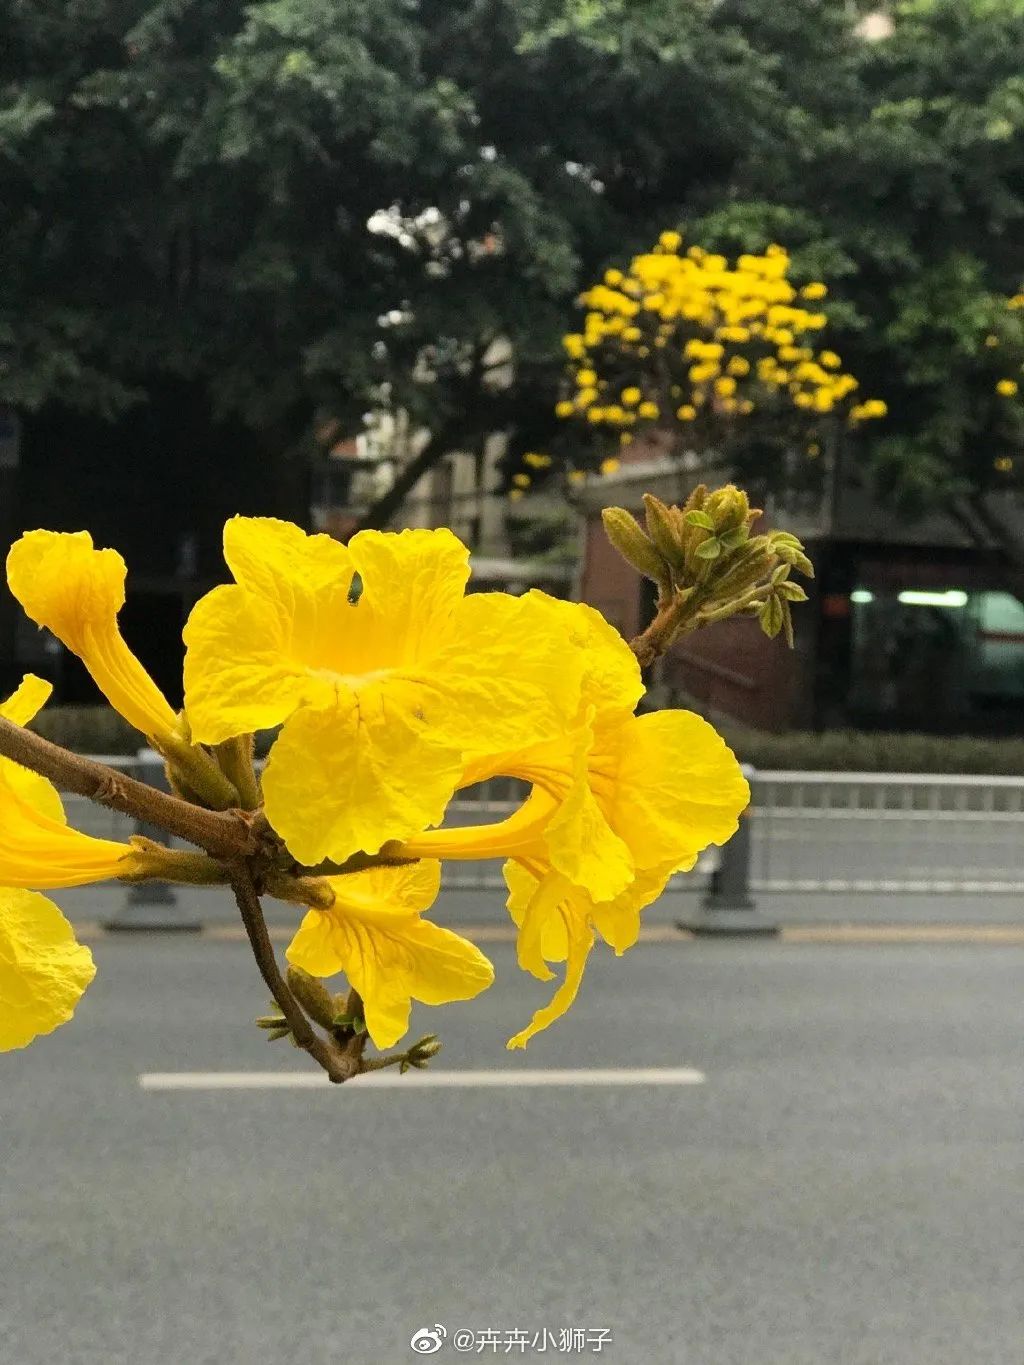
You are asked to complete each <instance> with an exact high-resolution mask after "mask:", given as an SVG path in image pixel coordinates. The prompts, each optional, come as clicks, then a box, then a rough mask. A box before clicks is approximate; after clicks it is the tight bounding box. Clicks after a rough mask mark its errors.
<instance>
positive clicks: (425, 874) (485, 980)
mask: <svg viewBox="0 0 1024 1365" xmlns="http://www.w3.org/2000/svg"><path fill="white" fill-rule="evenodd" d="M348 883H352V884H354V885H351V886H349V885H346V884H348ZM439 883H440V866H439V864H437V863H425V864H419V865H417V867H416V868H395V869H390V868H385V869H374V870H373V872H372V873H370V872H367V873H354V874H353V875H352V876H351V877H336V878H331V884H332V886H333V887H334V888H335V892H336V894H337V896H338V899H337V901H336V902H335V904H334V906H333V907H332V908H331V909H330V910H327V911H323V910H311V911H310V912H309V913H308V914H307V915H306V917H305V919H304V920H303V921H302V924H301V925H300V926H299V930H298V933H297V934H296V935H295V938H294V939H293V940H292V942H291V945H290V946H289V948H288V951H287V957H288V961H289V962H291V963H293V964H294V965H295V966H297V967H302V968H303V969H304V970H305V971H307V972H310V973H312V974H313V975H314V976H321V977H322V976H332V975H334V974H335V973H336V972H339V971H343V972H344V973H345V975H346V977H347V978H348V981H349V984H350V985H351V986H352V987H354V989H355V990H357V991H358V992H359V995H360V996H361V997H362V1001H363V1008H364V1012H365V1018H366V1028H367V1032H368V1033H369V1035H370V1037H371V1038H372V1039H373V1042H374V1044H375V1045H376V1046H377V1047H379V1048H389V1047H392V1046H394V1044H395V1043H397V1042H398V1041H399V1039H400V1038H402V1037H403V1036H404V1034H405V1033H406V1031H407V1029H408V1027H409V1013H410V1010H411V1007H412V1001H413V1000H420V1001H422V1002H423V1003H424V1004H427V1005H443V1004H447V1003H448V1002H450V1001H452V1000H470V999H472V998H473V996H475V995H479V994H480V992H481V991H483V990H485V989H486V988H487V987H488V986H489V985H490V984H491V982H492V981H493V980H494V968H493V967H492V966H491V964H490V962H489V961H488V960H487V958H486V957H484V955H483V953H481V952H480V950H479V949H478V948H476V947H475V946H474V945H473V944H472V943H469V942H468V941H467V940H466V939H463V938H460V937H459V935H458V934H454V933H452V932H451V930H450V929H444V928H442V927H441V926H440V925H437V924H433V923H432V922H431V921H430V920H425V919H422V918H421V916H420V915H419V914H418V913H416V910H415V909H410V908H407V907H408V906H410V905H412V906H417V905H420V904H422V903H423V902H424V901H425V900H427V898H428V897H429V898H430V899H431V900H432V899H433V897H434V896H435V895H436V893H437V888H438V885H439ZM378 892H380V893H382V899H381V900H380V901H378V902H376V903H375V898H376V895H377V893H378Z"/></svg>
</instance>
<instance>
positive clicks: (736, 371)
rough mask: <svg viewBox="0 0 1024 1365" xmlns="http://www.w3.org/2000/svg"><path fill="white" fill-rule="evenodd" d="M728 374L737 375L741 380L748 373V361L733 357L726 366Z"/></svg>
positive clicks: (739, 356)
mask: <svg viewBox="0 0 1024 1365" xmlns="http://www.w3.org/2000/svg"><path fill="white" fill-rule="evenodd" d="M727 370H728V373H729V374H732V375H738V376H739V377H740V378H741V379H742V377H743V376H744V375H745V374H749V373H750V361H749V360H747V358H746V357H745V356H742V355H734V356H733V358H732V359H731V360H730V361H729V364H728V366H727Z"/></svg>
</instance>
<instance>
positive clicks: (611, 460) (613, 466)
mask: <svg viewBox="0 0 1024 1365" xmlns="http://www.w3.org/2000/svg"><path fill="white" fill-rule="evenodd" d="M621 467H622V466H621V462H620V461H619V460H617V459H616V458H615V456H614V455H609V456H608V458H607V459H606V460H602V461H601V464H600V470H601V473H602V474H614V473H616V471H617V470H619V469H620V468H621Z"/></svg>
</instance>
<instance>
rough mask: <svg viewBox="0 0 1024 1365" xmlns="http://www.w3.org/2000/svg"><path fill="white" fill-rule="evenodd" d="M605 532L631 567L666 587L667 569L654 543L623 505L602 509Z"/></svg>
mask: <svg viewBox="0 0 1024 1365" xmlns="http://www.w3.org/2000/svg"><path fill="white" fill-rule="evenodd" d="M601 520H602V521H603V522H604V529H605V534H606V535H607V537H608V539H609V540H610V541H611V543H612V544H613V545H614V546H615V548H616V550H618V552H619V554H620V555H622V557H623V559H625V560H626V561H627V562H628V563H630V564H632V565H633V567H634V569H638V570H639V571H640V573H642V574H645V575H646V576H647V577H648V578H651V579H653V580H654V582H655V583H657V584H658V586H659V587H661V588H664V589H666V590H667V588H668V586H669V569H668V565H667V564H666V563H665V560H664V559H663V558H662V556H661V555H660V554H659V553H658V550H657V548H656V547H655V545H654V543H653V542H652V541H651V540H650V539H649V538H648V537H647V536H645V535H644V533H643V530H642V529H641V527H640V523H639V522H638V521H637V519H636V517H634V516H633V514H632V512H627V510H626V509H625V507H606V508H605V509H604V511H603V512H602V513H601Z"/></svg>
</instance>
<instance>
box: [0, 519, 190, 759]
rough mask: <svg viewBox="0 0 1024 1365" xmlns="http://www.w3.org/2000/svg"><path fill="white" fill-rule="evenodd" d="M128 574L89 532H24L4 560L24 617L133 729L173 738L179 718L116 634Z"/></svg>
mask: <svg viewBox="0 0 1024 1365" xmlns="http://www.w3.org/2000/svg"><path fill="white" fill-rule="evenodd" d="M126 573H127V570H126V568H125V562H124V560H123V559H122V558H121V556H120V555H119V554H118V553H117V551H116V550H97V549H95V548H94V547H93V543H92V536H90V535H89V533H88V531H76V532H74V533H71V532H61V531H28V532H27V533H26V534H25V535H23V536H22V537H21V539H20V540H18V541H16V542H15V544H14V545H12V546H11V550H10V553H9V555H8V556H7V581H8V583H9V584H10V588H11V592H12V593H13V594H14V596H15V597H16V598H17V599H18V601H19V602H20V603H21V605H22V607H23V608H24V610H25V613H26V615H28V616H29V617H30V618H31V619H32V620H33V621H35V622H36V624H37V625H40V626H45V627H46V628H47V630H49V631H51V632H52V633H53V634H54V635H56V637H57V639H58V640H60V641H61V643H62V644H63V645H65V646H66V647H67V648H68V649H70V650H71V652H72V653H73V654H77V655H78V657H79V658H80V659H81V660H82V662H83V663H84V664H85V666H86V668H87V669H88V670H89V672H90V674H91V675H92V678H93V681H94V682H95V683H96V686H97V687H98V688H99V689H100V691H101V692H102V693H103V695H104V696H105V697H106V698H107V700H108V701H109V702H110V704H111V706H113V707H114V709H115V710H117V711H119V712H120V713H121V715H122V716H124V718H125V719H126V720H127V721H129V722H130V723H131V724H132V725H134V726H135V728H136V730H139V731H141V733H142V734H144V735H148V736H150V737H152V738H154V739H157V740H159V739H162V738H163V739H167V740H170V739H172V738H173V737H176V736H178V718H177V716H176V715H175V713H174V711H173V709H172V708H171V706H170V704H169V702H168V701H167V700H166V698H165V697H164V696H163V694H162V692H161V691H160V689H159V688H158V687H157V685H156V683H155V682H154V681H153V679H152V678H151V677H150V676H149V674H148V673H147V672H146V670H145V669H144V668H143V666H142V664H140V663H139V661H138V659H137V658H136V657H135V655H134V654H133V653H132V652H131V650H130V649H129V648H128V646H127V645H126V644H125V642H124V640H123V639H122V637H121V632H120V630H119V629H118V625H117V616H118V612H120V610H121V608H122V607H123V606H124V600H125V591H124V584H125V577H126ZM178 738H179V739H180V736H178Z"/></svg>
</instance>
